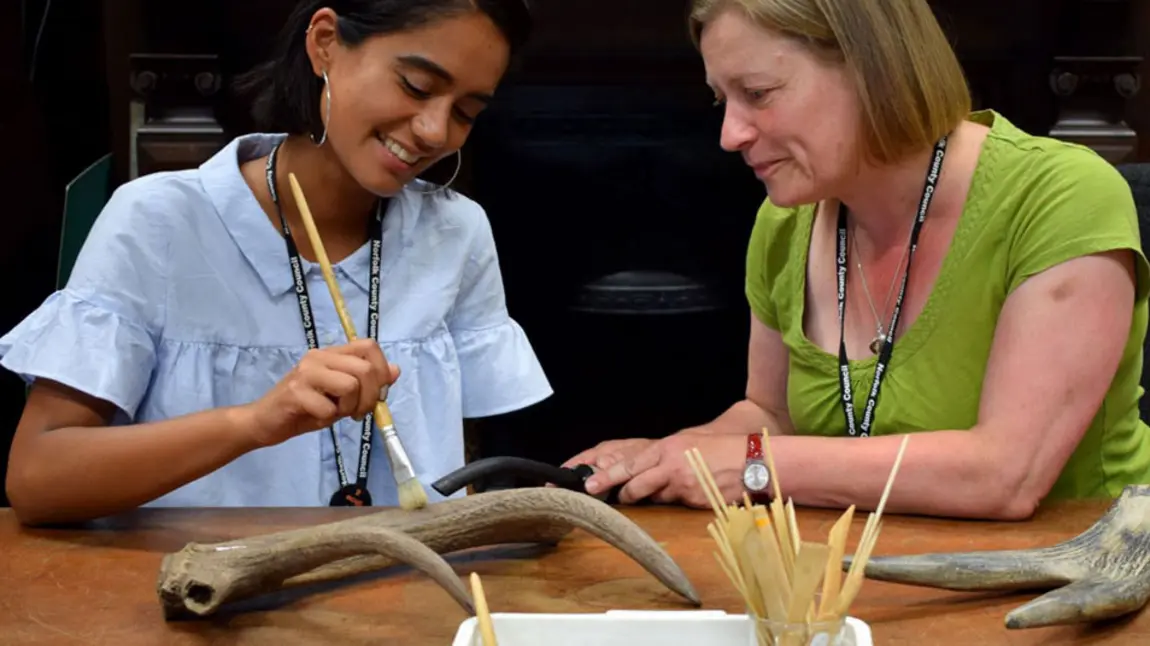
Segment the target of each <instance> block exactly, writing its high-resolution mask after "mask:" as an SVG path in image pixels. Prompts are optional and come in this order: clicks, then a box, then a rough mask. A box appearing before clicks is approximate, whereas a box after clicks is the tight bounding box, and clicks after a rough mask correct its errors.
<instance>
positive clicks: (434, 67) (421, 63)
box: [397, 54, 495, 103]
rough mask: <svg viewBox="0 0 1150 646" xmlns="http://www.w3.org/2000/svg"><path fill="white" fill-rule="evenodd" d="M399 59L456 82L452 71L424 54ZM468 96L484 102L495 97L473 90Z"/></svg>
mask: <svg viewBox="0 0 1150 646" xmlns="http://www.w3.org/2000/svg"><path fill="white" fill-rule="evenodd" d="M397 60H399V62H400V63H403V64H404V65H407V66H409V67H414V68H416V69H419V70H423V71H424V72H427V73H428V74H431V75H433V76H438V77H439V78H441V79H443V80H444V81H446V82H447V83H455V77H454V76H452V75H451V72H448V71H447V70H445V69H443V67H442V66H441V65H439V64H438V63H436V62H435V61H432V60H430V59H427V58H424V57H423V56H419V55H416V54H408V55H406V56H400V57H399V58H398V59H397ZM468 96H470V97H472V98H474V99H477V100H479V101H482V102H484V103H491V101H492V100H493V99H494V98H495V97H493V96H492V95H490V94H486V93H483V92H472V93H471V94H469V95H468Z"/></svg>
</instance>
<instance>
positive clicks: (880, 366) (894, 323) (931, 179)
mask: <svg viewBox="0 0 1150 646" xmlns="http://www.w3.org/2000/svg"><path fill="white" fill-rule="evenodd" d="M946 142H947V137H943V138H942V139H940V140H939V141H938V143H937V144H935V146H934V158H933V161H932V162H931V164H930V169H929V170H928V171H927V174H926V186H925V187H923V190H922V199H921V200H920V201H919V205H918V216H917V217H916V218H915V220H914V225H913V227H912V228H911V231H910V251H909V254H908V256H907V259H906V269H905V270H904V272H903V275H902V286H901V287H900V288H899V290H898V299H897V300H895V302H894V312H893V313H892V314H891V317H890V331H889V332H888V333H887V335H886V338H885V339H883V340H882V346H881V347H880V348H879V354H878V362H877V363H876V364H875V367H874V383H873V384H871V388H870V393H868V394H867V400H866V408H865V409H864V410H863V418H862V424H861V425H860V426H859V427H858V428H856V427H855V410H854V395H853V393H852V392H851V373H850V367H849V364H848V363H847V345H846V339H845V337H846V308H847V211H846V206H845V205H843V204H840V205H839V222H838V226H839V231H838V240H837V242H836V246H835V249H836V251H835V263H836V265H837V269H838V271H837V274H838V299H839V395H840V396H841V399H842V405H843V414H844V415H845V416H846V420H847V433H848V434H850V435H851V436H852V437H853V436H855V435H861V436H862V437H867V436H869V435H870V429H871V424H872V423H874V415H875V409H876V408H878V395H879V389H880V388H881V387H882V380H883V378H884V377H886V372H887V366H888V365H889V364H890V355H891V352H892V349H893V347H894V334H895V330H896V329H897V328H898V319H899V315H900V314H901V313H902V299H903V296H905V295H906V283H907V280H908V278H909V277H910V263H911V261H912V260H913V259H914V250H915V248H917V247H918V234H919V232H920V231H921V230H922V223H923V220H925V219H926V212H927V209H929V208H930V202H931V200H932V199H933V198H934V191H935V189H936V188H937V185H938V176H939V174H940V173H941V172H942V160H943V158H944V157H946Z"/></svg>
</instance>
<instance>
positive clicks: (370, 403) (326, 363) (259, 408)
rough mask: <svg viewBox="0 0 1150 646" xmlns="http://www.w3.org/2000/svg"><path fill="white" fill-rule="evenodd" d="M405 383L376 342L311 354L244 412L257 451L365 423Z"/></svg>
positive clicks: (370, 341) (323, 350)
mask: <svg viewBox="0 0 1150 646" xmlns="http://www.w3.org/2000/svg"><path fill="white" fill-rule="evenodd" d="M398 378H399V367H398V366H396V365H394V364H389V363H388V362H387V361H386V360H385V359H384V356H383V353H382V352H381V351H380V349H379V344H378V343H375V342H374V341H373V340H371V339H357V340H355V341H352V342H350V343H346V344H344V345H337V346H332V347H327V348H321V349H318V350H311V351H309V352H308V353H307V354H306V355H304V357H303V359H302V360H301V361H300V362H299V363H298V364H296V366H295V368H293V369H292V371H291V372H289V373H288V374H287V375H286V376H285V377H284V378H283V379H281V380H280V382H279V383H277V384H276V385H275V387H273V388H272V389H271V390H270V391H268V392H267V394H265V395H264V396H263V397H261V398H260V399H258V400H256V401H254V402H252V403H251V404H248V405H247V406H244V407H241V409H240V410H241V411H243V414H245V415H246V416H248V417H249V418H250V419H248V420H247V422H246V424H245V425H244V428H248V429H250V432H251V433H252V439H253V440H254V442H255V444H256V445H257V446H271V445H274V444H279V443H281V442H284V441H285V440H288V439H290V438H292V437H295V436H296V435H301V434H303V433H308V432H311V431H315V430H319V429H322V428H327V427H328V426H330V425H331V424H333V423H335V421H336V420H339V419H342V418H344V417H351V418H354V419H356V420H360V419H363V418H364V417H365V416H366V415H367V414H368V413H371V412H372V411H373V410H375V405H376V403H377V402H378V401H379V400H380V399H381V398H382V397H383V394H384V393H386V389H387V387H388V386H390V385H391V384H392V383H394V382H395V380H396V379H398Z"/></svg>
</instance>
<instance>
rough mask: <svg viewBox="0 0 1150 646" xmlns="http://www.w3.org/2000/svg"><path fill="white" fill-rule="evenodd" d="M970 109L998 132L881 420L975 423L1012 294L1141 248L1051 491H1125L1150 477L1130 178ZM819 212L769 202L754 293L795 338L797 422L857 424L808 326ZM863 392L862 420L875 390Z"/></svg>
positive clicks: (1088, 155)
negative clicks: (1107, 255) (1125, 323)
mask: <svg viewBox="0 0 1150 646" xmlns="http://www.w3.org/2000/svg"><path fill="white" fill-rule="evenodd" d="M970 120H971V121H974V122H976V123H981V124H984V125H986V126H989V127H990V133H989V135H988V136H987V138H986V141H985V144H984V145H983V150H982V153H981V156H980V157H979V161H978V166H977V169H976V170H975V175H974V179H973V181H972V183H971V188H970V192H969V194H968V197H967V200H966V204H965V207H964V209H963V212H962V216H961V219H960V221H959V223H958V227H957V228H956V230H955V232H954V239H953V241H952V242H951V245H950V249H949V250H948V252H947V255H946V258H945V259H944V261H943V265H942V268H941V270H940V271H939V275H938V279H937V281H936V282H935V285H934V289H933V291H932V292H931V294H930V296H929V298H928V300H927V302H926V305H925V307H924V308H923V311H922V313H921V314H920V315H919V317H918V318H917V319H916V320H915V321H914V322H913V325H912V326H911V327H910V328H907V329H905V330H904V331H902V332H901V333H900V334H899V338H898V339H897V341H896V342H895V344H894V351H893V353H892V356H891V363H890V369H889V372H887V374H886V377H885V379H884V381H883V387H882V393H881V395H880V398H879V402H878V409H877V412H876V414H875V420H874V426H873V427H872V433H873V434H875V435H886V434H898V433H909V432H914V431H924V430H941V429H969V428H970V427H972V426H973V425H974V424H975V423H976V422H977V420H978V405H979V396H980V391H981V389H982V382H983V377H984V374H985V368H986V364H987V360H988V358H989V355H990V347H991V342H992V340H993V337H994V328H995V324H996V321H997V320H998V316H999V313H1000V312H1001V310H1002V306H1003V304H1004V302H1005V300H1006V297H1007V295H1009V294H1010V293H1011V292H1012V291H1013V290H1014V289H1015V288H1016V287H1017V286H1018V285H1019V284H1020V283H1022V282H1023V281H1024V280H1025V279H1026V278H1028V277H1029V276H1032V275H1034V274H1036V273H1039V272H1041V271H1043V270H1045V269H1047V268H1049V267H1051V266H1053V265H1056V264H1058V263H1061V262H1063V261H1066V260H1069V259H1071V258H1074V257H1076V256H1082V255H1086V254H1091V253H1098V252H1102V251H1107V250H1113V249H1130V250H1132V251H1134V252H1135V253H1136V257H1137V283H1138V286H1137V302H1136V306H1135V310H1134V321H1133V325H1132V327H1131V330H1130V336H1129V338H1128V340H1127V343H1126V348H1125V350H1124V351H1123V354H1122V361H1121V364H1120V365H1119V367H1118V373H1117V374H1116V375H1115V377H1114V381H1113V383H1112V384H1111V386H1110V390H1109V392H1107V394H1106V397H1105V400H1104V401H1103V404H1102V406H1101V408H1100V409H1099V411H1098V414H1097V415H1096V416H1095V417H1094V420H1093V422H1092V423H1091V425H1090V428H1089V430H1088V431H1087V432H1086V435H1085V436H1084V438H1083V439H1082V442H1081V443H1080V444H1079V446H1078V448H1077V450H1076V451H1075V452H1074V454H1073V455H1072V456H1071V458H1070V461H1069V462H1068V463H1067V465H1066V468H1065V469H1064V470H1063V472H1062V474H1061V476H1060V477H1059V478H1058V481H1057V482H1056V483H1055V484H1054V488H1053V489H1052V490H1051V492H1050V495H1049V496H1048V497H1047V499H1048V500H1049V499H1057V498H1073V497H1097V496H1108V497H1115V496H1117V495H1118V494H1120V493H1121V491H1122V488H1123V487H1124V486H1126V485H1128V484H1146V483H1150V428H1148V427H1147V425H1146V424H1144V423H1143V422H1142V421H1141V420H1140V418H1139V412H1138V400H1139V398H1140V397H1141V396H1142V387H1141V385H1140V383H1139V381H1140V377H1141V373H1142V342H1143V338H1144V336H1145V334H1146V325H1147V292H1148V289H1147V287H1148V285H1150V266H1148V264H1147V261H1146V258H1145V256H1143V254H1142V250H1141V239H1140V237H1139V233H1138V217H1137V212H1136V210H1135V206H1134V200H1133V197H1132V196H1131V192H1130V188H1129V185H1128V184H1127V183H1126V181H1125V180H1124V179H1123V178H1122V176H1121V175H1120V174H1119V173H1118V172H1117V170H1116V169H1115V168H1114V167H1113V166H1111V165H1110V164H1109V163H1107V162H1106V161H1105V160H1103V159H1101V158H1100V157H1099V156H1098V155H1096V154H1095V153H1094V152H1093V151H1091V150H1090V149H1088V148H1086V147H1083V146H1079V145H1075V144H1070V143H1066V142H1062V141H1058V140H1055V139H1051V138H1046V137H1035V136H1031V135H1028V134H1027V133H1025V132H1023V131H1021V130H1019V129H1018V128H1017V127H1015V126H1014V125H1013V124H1011V123H1010V122H1009V121H1007V120H1006V119H1005V118H1004V117H1002V116H1001V115H999V114H997V113H995V112H993V111H982V112H975V113H973V114H972V115H971V117H970ZM814 214H815V205H813V204H811V205H804V206H799V207H795V208H785V209H784V208H779V207H776V206H774V205H772V204H771V203H770V200H769V199H768V200H767V201H766V202H765V203H764V204H763V206H762V208H760V210H759V213H758V216H757V219H756V221H755V226H754V230H753V231H752V233H751V240H750V245H749V249H748V253H747V277H746V294H747V299H748V301H749V303H750V306H751V311H752V312H754V314H755V315H756V316H757V317H758V319H759V320H761V321H762V322H763V323H764V324H765V325H767V326H768V327H770V328H772V329H774V330H778V331H780V333H781V335H782V338H783V342H784V343H785V344H786V346H787V348H788V350H789V351H790V364H789V371H788V377H787V405H788V407H789V409H790V417H791V421H792V422H793V424H794V427H795V429H796V432H797V433H800V434H804V435H824V436H845V435H846V422H845V420H844V419H843V413H842V404H841V403H840V395H839V382H838V376H837V373H838V356H837V354H830V353H827V352H826V351H824V350H823V349H822V348H820V347H818V346H816V345H815V344H814V343H813V342H811V341H810V340H808V339H807V337H806V335H805V334H804V332H803V308H804V304H805V294H806V275H807V271H806V268H807V252H808V249H809V246H810V235H811V226H812V224H813V223H814ZM1051 351H1052V352H1053V351H1057V350H1056V349H1051ZM875 361H876V358H875V357H870V358H867V359H864V360H859V361H851V362H850V373H851V383H852V385H853V387H854V390H853V392H856V393H865V392H868V391H869V390H870V387H871V383H872V382H873V380H874V367H875ZM854 404H855V411H856V419H862V410H863V408H864V407H865V405H866V398H865V397H856V398H855V402H854Z"/></svg>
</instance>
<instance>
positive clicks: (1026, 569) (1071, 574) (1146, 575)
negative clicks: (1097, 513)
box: [843, 485, 1150, 628]
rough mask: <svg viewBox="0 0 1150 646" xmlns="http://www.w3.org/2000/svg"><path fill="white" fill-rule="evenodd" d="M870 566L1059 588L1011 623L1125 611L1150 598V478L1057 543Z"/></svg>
mask: <svg viewBox="0 0 1150 646" xmlns="http://www.w3.org/2000/svg"><path fill="white" fill-rule="evenodd" d="M850 560H851V559H850V557H847V559H845V563H844V566H843V567H844V568H847V567H849V565H850ZM865 573H866V576H867V577H868V578H870V579H875V580H879V581H893V582H896V583H908V584H911V585H921V586H928V587H934V588H943V589H947V590H1022V589H1049V588H1055V589H1054V590H1051V591H1050V592H1047V593H1046V594H1044V595H1042V596H1040V597H1038V598H1037V599H1035V600H1033V601H1031V602H1030V603H1027V604H1025V605H1023V606H1021V607H1019V608H1016V609H1015V610H1014V611H1012V612H1011V613H1010V614H1008V615H1007V616H1006V627H1007V628H1036V627H1041V626H1054V625H1060V624H1073V623H1086V622H1093V621H1100V620H1103V619H1112V618H1114V617H1119V616H1121V615H1125V614H1127V613H1131V612H1134V611H1136V610H1138V609H1140V608H1142V607H1143V606H1145V605H1146V603H1147V601H1150V486H1147V485H1138V486H1130V487H1126V489H1124V490H1123V492H1122V495H1121V496H1119V497H1118V499H1117V500H1115V501H1114V502H1113V503H1112V504H1111V505H1110V508H1109V509H1108V510H1107V511H1106V513H1105V514H1104V515H1103V516H1102V518H1100V519H1099V520H1098V521H1097V522H1096V523H1094V525H1093V526H1091V527H1090V528H1089V529H1087V530H1086V531H1085V532H1083V533H1081V534H1079V535H1078V536H1076V537H1074V538H1072V539H1070V540H1068V541H1065V542H1062V543H1059V544H1057V545H1054V546H1051V547H1042V548H1037V549H1031V550H999V551H983V552H965V553H946V554H920V555H917V556H888V557H872V558H871V559H870V561H869V562H868V563H867V566H866V569H865Z"/></svg>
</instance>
